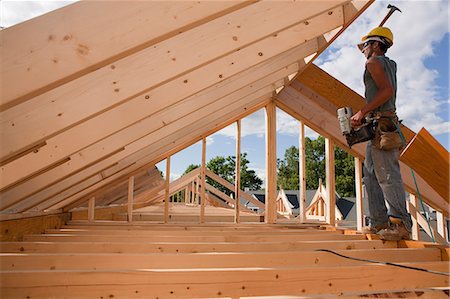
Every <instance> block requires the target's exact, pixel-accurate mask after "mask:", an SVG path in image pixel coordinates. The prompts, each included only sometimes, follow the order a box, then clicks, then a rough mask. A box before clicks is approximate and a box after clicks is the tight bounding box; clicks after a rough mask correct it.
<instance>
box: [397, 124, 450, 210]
mask: <svg viewBox="0 0 450 299" xmlns="http://www.w3.org/2000/svg"><path fill="white" fill-rule="evenodd" d="M425 153H426V155H427V163H423V159H422V157H423V154H425ZM401 160H402V161H403V162H404V163H407V164H408V165H409V166H410V167H411V168H412V169H414V170H415V171H416V172H417V173H418V174H420V176H421V177H422V178H424V179H425V180H426V181H427V182H428V183H429V184H430V185H431V187H433V189H434V190H436V191H437V192H438V193H439V195H441V196H442V198H444V199H445V200H446V201H447V204H449V203H450V189H449V182H450V158H449V154H448V152H447V150H446V149H445V148H444V147H443V146H442V145H441V144H440V143H439V142H438V141H437V140H436V139H435V138H434V137H433V136H432V135H431V134H430V133H429V132H428V131H427V130H426V129H425V128H422V129H421V130H420V131H419V133H417V135H416V136H414V138H412V140H411V142H409V144H408V146H407V147H406V148H405V149H404V150H403V152H402V153H401Z"/></svg>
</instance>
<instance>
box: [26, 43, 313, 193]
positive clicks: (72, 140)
mask: <svg viewBox="0 0 450 299" xmlns="http://www.w3.org/2000/svg"><path fill="white" fill-rule="evenodd" d="M312 44H317V43H312ZM258 49H259V48H258ZM242 51H244V50H242ZM242 51H240V52H239V53H241V52H242ZM249 55H250V53H249ZM266 55H267V54H266ZM266 55H264V57H265V56H266ZM286 55H288V53H286ZM298 55H299V54H298V53H297V55H294V56H293V58H292V60H291V61H295V60H297V59H298ZM253 56H254V55H252V56H251V57H253ZM300 56H302V55H301V54H300ZM233 58H238V57H233ZM249 58H250V57H247V59H245V60H242V61H245V62H246V63H248V60H249ZM234 61H236V60H235V59H233V60H231V57H230V60H229V61H228V63H227V64H225V63H224V64H223V65H229V64H230V63H231V62H233V63H235V62H234ZM236 63H237V62H236ZM223 65H220V68H221V69H223V67H224V66H223ZM200 70H202V74H203V75H202V77H204V79H202V80H199V81H200V82H202V83H203V84H204V82H206V81H207V80H206V79H208V78H212V76H210V74H211V72H210V71H209V69H208V67H205V68H202V69H200ZM193 75H194V74H190V75H189V76H193ZM205 78H206V79H205ZM214 80H218V79H215V78H214ZM173 83H174V84H178V85H179V84H183V85H181V86H175V85H174V84H172V85H171V86H168V87H167V88H165V90H164V91H165V92H162V91H161V92H160V93H158V94H154V93H150V94H146V96H148V97H151V98H152V99H153V98H155V99H164V101H162V100H160V103H164V105H167V104H170V103H173V102H171V100H170V99H171V97H170V96H169V95H172V96H177V97H179V96H180V93H181V92H180V91H181V88H184V89H187V87H186V85H187V84H184V83H182V82H178V81H176V82H173ZM192 83H194V82H192ZM169 87H170V88H169ZM161 88H162V87H161ZM203 88H204V87H203ZM191 89H192V86H190V88H189V89H187V90H189V91H191ZM158 90H160V88H158ZM199 90H201V89H199ZM174 91H177V92H176V93H174ZM155 92H156V91H155ZM214 92H215V93H217V89H214ZM181 94H182V93H181ZM203 98H207V99H208V100H209V101H210V99H211V95H208V96H205V97H203ZM143 105H145V106H146V105H150V106H148V109H146V108H145V107H143ZM158 105H161V104H156V103H155V102H154V101H151V103H149V101H148V100H145V97H144V96H140V97H138V98H137V99H136V101H135V102H129V103H128V104H126V108H127V110H123V109H121V107H122V106H119V107H117V108H115V109H114V110H112V111H111V112H106V113H103V114H101V115H100V116H98V117H96V118H95V119H92V120H90V121H88V122H86V123H84V124H82V125H80V126H77V127H74V128H72V129H70V130H68V131H66V132H64V133H62V135H61V134H60V135H58V136H55V137H54V138H56V139H55V140H54V142H50V141H48V144H55V145H57V146H58V150H59V151H60V154H62V153H63V152H64V150H63V149H64V148H66V149H68V148H67V147H68V146H71V145H75V144H76V145H77V146H87V145H89V144H90V143H92V142H95V140H96V138H99V137H98V136H97V135H96V136H97V137H95V136H94V135H95V134H100V135H101V136H104V135H102V134H107V135H109V134H111V133H112V131H108V132H105V131H104V130H109V129H110V128H111V129H112V128H113V126H115V125H116V124H117V125H118V124H119V122H121V121H123V120H126V119H129V120H130V121H134V122H135V121H136V119H139V118H141V117H142V116H143V114H142V113H147V112H146V111H157V110H158V109H157V107H158ZM137 107H139V108H142V109H137ZM124 108H125V106H124ZM143 111H145V112H143ZM177 111H178V112H180V111H183V109H178V110H177ZM136 113H140V114H141V116H137V115H136ZM124 115H125V116H127V117H123V116H124ZM162 115H164V114H162ZM166 115H169V116H172V115H175V114H174V113H168V114H166ZM107 117H109V118H107ZM179 117H180V116H179ZM111 119H112V121H111ZM172 119H173V116H172ZM118 120H120V121H118ZM94 121H95V123H93V122H94ZM105 122H111V123H112V124H111V125H110V126H106V127H105V126H103V125H102V124H104V123H105ZM162 122H165V123H167V122H168V120H166V119H163V120H162ZM159 124H160V123H155V122H154V120H153V119H151V120H150V119H149V120H147V121H146V122H140V123H139V124H138V125H137V127H138V128H137V129H136V128H131V127H130V128H129V129H128V130H126V131H124V132H122V133H121V134H119V136H115V137H114V138H113V137H111V138H107V139H106V140H104V141H102V142H101V143H100V144H97V145H96V146H91V147H89V149H90V150H84V151H83V153H82V154H81V156H83V157H85V159H86V157H88V158H90V159H93V158H94V157H95V156H93V153H92V151H96V152H98V151H99V149H102V151H101V152H99V153H97V155H99V154H100V156H99V157H98V158H100V157H101V156H104V155H105V154H106V153H105V151H106V150H107V149H108V148H109V147H110V146H111V145H108V143H110V142H111V141H108V140H113V141H114V140H115V141H116V142H118V141H120V142H122V145H121V146H123V144H124V141H126V140H134V139H136V138H138V136H141V135H137V134H143V133H139V132H140V131H142V130H143V129H144V130H148V128H151V127H155V126H158V125H159ZM91 125H92V126H91ZM89 127H90V128H91V129H89ZM139 127H140V128H141V129H140V130H139ZM93 128H95V129H93ZM99 128H101V130H100V129H99ZM142 128H143V129H142ZM86 130H88V131H89V132H90V134H88V135H87V136H85V138H83V140H82V142H86V143H85V144H84V145H82V144H80V143H79V140H78V139H77V138H76V136H80V134H83V132H84V131H86ZM102 132H103V133H102ZM68 134H69V135H68ZM70 136H73V137H70ZM133 136H135V137H133ZM90 138H92V139H90ZM57 139H58V140H59V141H57ZM52 140H53V139H52ZM48 148H51V147H48ZM115 148H116V149H117V148H119V149H120V146H119V147H115ZM70 151H75V149H72V150H70ZM70 151H69V152H70ZM43 154H44V148H43V149H41V150H40V151H39V153H36V154H34V155H33V160H34V158H37V156H36V155H40V158H41V159H43V157H42V156H41V155H43ZM51 156H52V159H56V158H55V157H56V153H55V152H53V153H52V154H51ZM41 159H39V160H38V161H41ZM85 159H84V160H80V158H79V156H78V155H73V157H72V163H70V164H69V163H67V164H65V165H64V166H70V167H71V171H72V172H73V171H74V170H75V169H80V167H83V166H85V165H89V163H92V162H93V160H90V161H86V160H85ZM29 162H30V163H31V161H29ZM40 163H43V160H42V161H41V162H40ZM80 163H82V164H80ZM28 165H30V164H28ZM55 172H56V173H58V174H60V175H61V174H65V175H67V174H68V171H67V170H66V171H65V172H62V171H61V170H58V171H55ZM69 173H70V172H69ZM43 182H46V183H47V184H48V183H49V182H51V180H49V179H48V178H47V179H46V180H43ZM41 186H42V185H40V187H41ZM24 189H25V190H30V189H29V188H24Z"/></svg>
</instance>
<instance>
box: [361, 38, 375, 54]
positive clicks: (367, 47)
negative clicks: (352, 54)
mask: <svg viewBox="0 0 450 299" xmlns="http://www.w3.org/2000/svg"><path fill="white" fill-rule="evenodd" d="M373 43H374V41H368V42H365V43H364V45H363V49H362V50H361V52H362V53H363V54H364V56H366V58H369V57H370V56H372V53H373V48H372V47H373Z"/></svg>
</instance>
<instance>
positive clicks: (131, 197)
mask: <svg viewBox="0 0 450 299" xmlns="http://www.w3.org/2000/svg"><path fill="white" fill-rule="evenodd" d="M133 202H134V175H132V176H130V178H129V179H128V202H127V216H128V222H133Z"/></svg>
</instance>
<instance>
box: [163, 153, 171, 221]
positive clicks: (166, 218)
mask: <svg viewBox="0 0 450 299" xmlns="http://www.w3.org/2000/svg"><path fill="white" fill-rule="evenodd" d="M169 189H170V156H169V157H167V159H166V187H165V192H164V223H167V222H169V197H170V193H169Z"/></svg>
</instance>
